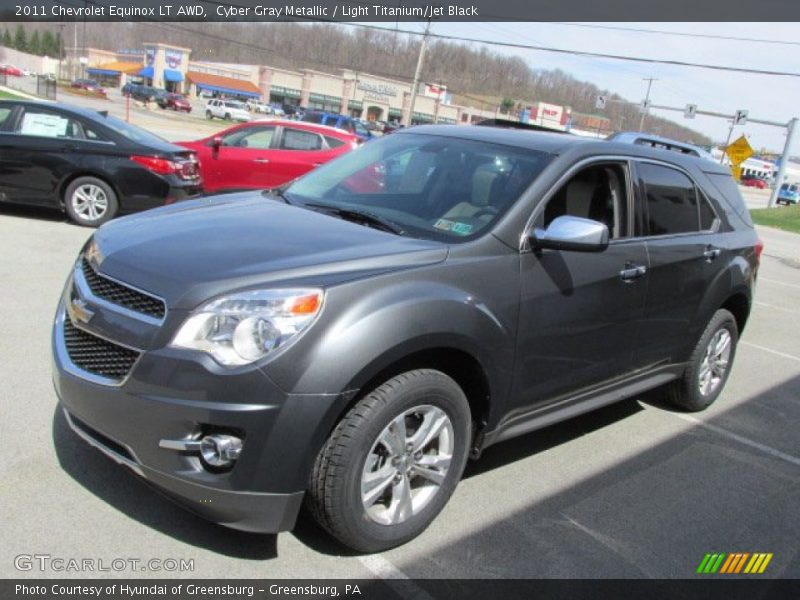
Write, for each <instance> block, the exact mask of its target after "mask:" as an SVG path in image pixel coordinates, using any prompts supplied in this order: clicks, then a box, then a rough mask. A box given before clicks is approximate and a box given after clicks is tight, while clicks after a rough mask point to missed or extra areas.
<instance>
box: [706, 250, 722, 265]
mask: <svg viewBox="0 0 800 600" xmlns="http://www.w3.org/2000/svg"><path fill="white" fill-rule="evenodd" d="M721 253H722V251H721V250H720V249H719V248H714V247H713V246H708V247H707V248H706V249H705V251H704V252H703V258H705V259H706V260H707V261H708V262H711V261H712V260H714V259H715V258H717V257H718V256H719V255H720V254H721Z"/></svg>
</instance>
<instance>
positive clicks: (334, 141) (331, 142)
mask: <svg viewBox="0 0 800 600" xmlns="http://www.w3.org/2000/svg"><path fill="white" fill-rule="evenodd" d="M0 114H2V113H0ZM325 141H326V142H327V143H328V147H329V148H331V149H333V148H339V147H340V146H344V141H342V140H340V139H339V138H335V137H331V136H329V135H326V136H325Z"/></svg>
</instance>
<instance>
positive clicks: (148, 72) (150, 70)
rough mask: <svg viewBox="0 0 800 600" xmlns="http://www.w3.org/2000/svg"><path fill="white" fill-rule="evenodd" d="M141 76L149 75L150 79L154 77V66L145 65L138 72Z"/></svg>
mask: <svg viewBox="0 0 800 600" xmlns="http://www.w3.org/2000/svg"><path fill="white" fill-rule="evenodd" d="M137 75H138V76H139V77H147V78H148V79H152V78H153V67H152V66H150V67H145V68H143V69H142V70H141V71H139V72H138V73H137Z"/></svg>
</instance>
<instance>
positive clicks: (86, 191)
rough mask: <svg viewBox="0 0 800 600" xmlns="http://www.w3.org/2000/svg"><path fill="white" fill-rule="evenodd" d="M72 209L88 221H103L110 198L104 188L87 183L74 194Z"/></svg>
mask: <svg viewBox="0 0 800 600" xmlns="http://www.w3.org/2000/svg"><path fill="white" fill-rule="evenodd" d="M71 202H72V208H73V209H74V210H75V213H76V214H77V215H78V216H79V217H81V218H82V219H85V220H86V221H98V220H99V219H102V218H103V216H104V215H105V214H106V211H107V210H108V196H107V195H106V193H105V191H104V190H103V188H101V187H100V186H97V185H94V184H92V183H87V184H85V185H82V186H80V187H78V188H77V189H76V190H75V191H74V192H73V193H72V199H71Z"/></svg>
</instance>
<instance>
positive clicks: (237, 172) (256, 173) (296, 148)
mask: <svg viewBox="0 0 800 600" xmlns="http://www.w3.org/2000/svg"><path fill="white" fill-rule="evenodd" d="M177 143H178V144H180V145H181V146H184V147H185V148H189V149H190V150H192V151H193V152H195V153H196V154H197V158H198V160H199V161H200V173H201V174H202V176H203V186H204V189H205V191H206V192H219V191H230V190H243V189H268V188H273V187H277V186H280V185H283V184H284V183H286V182H287V181H291V180H292V179H295V178H296V177H299V176H300V175H303V174H304V173H307V172H308V171H310V170H311V169H313V168H314V167H317V166H319V165H321V164H323V163H326V162H328V161H329V160H331V159H333V158H336V157H337V156H339V155H341V154H344V153H346V152H349V151H350V150H352V149H353V148H355V147H356V146H357V145H358V138H357V137H356V136H354V135H351V134H349V133H347V132H344V131H341V130H338V129H333V128H331V127H324V126H321V125H313V124H310V123H299V122H295V121H286V120H278V119H272V120H262V121H251V122H249V123H244V124H241V125H235V126H234V127H231V128H230V129H226V130H224V131H221V132H219V133H216V134H214V135H213V136H209V137H207V138H203V139H200V140H197V141H193V142H177Z"/></svg>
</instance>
